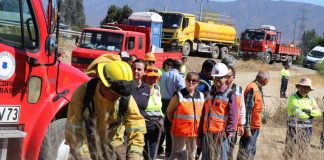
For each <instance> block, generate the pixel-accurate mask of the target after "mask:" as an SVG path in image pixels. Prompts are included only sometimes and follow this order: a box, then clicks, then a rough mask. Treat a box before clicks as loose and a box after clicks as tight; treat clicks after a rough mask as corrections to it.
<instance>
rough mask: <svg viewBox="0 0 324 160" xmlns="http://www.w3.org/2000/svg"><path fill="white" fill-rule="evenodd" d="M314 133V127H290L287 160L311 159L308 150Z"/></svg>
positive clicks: (286, 150) (285, 155)
mask: <svg viewBox="0 0 324 160" xmlns="http://www.w3.org/2000/svg"><path fill="white" fill-rule="evenodd" d="M312 132H313V129H312V127H305V128H301V127H293V126H288V130H287V138H286V146H285V152H284V157H285V159H309V158H310V157H309V155H308V150H309V148H310V139H311V136H312ZM294 156H295V157H294Z"/></svg>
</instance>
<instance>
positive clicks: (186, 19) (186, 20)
mask: <svg viewBox="0 0 324 160" xmlns="http://www.w3.org/2000/svg"><path fill="white" fill-rule="evenodd" d="M188 25H189V18H183V20H182V29H185V28H186V27H188Z"/></svg>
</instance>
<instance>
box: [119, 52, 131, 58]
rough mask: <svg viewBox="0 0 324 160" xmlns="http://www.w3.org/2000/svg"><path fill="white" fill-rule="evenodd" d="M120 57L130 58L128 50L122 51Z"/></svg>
mask: <svg viewBox="0 0 324 160" xmlns="http://www.w3.org/2000/svg"><path fill="white" fill-rule="evenodd" d="M119 55H120V58H129V54H128V52H126V51H122V52H120V54H119Z"/></svg>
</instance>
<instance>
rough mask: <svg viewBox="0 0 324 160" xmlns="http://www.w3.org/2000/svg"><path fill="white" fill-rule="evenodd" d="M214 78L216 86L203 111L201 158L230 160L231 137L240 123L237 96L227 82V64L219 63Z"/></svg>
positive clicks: (213, 72)
mask: <svg viewBox="0 0 324 160" xmlns="http://www.w3.org/2000/svg"><path fill="white" fill-rule="evenodd" d="M212 77H213V79H214V85H213V87H212V90H211V91H210V92H209V93H208V95H207V97H206V101H205V104H204V108H203V111H202V115H201V120H200V126H199V136H198V137H199V139H198V144H199V143H201V147H202V159H204V160H206V159H207V160H208V159H222V160H227V159H228V156H227V153H228V150H229V140H230V138H231V137H232V136H234V133H235V130H236V127H237V123H238V109H237V105H238V104H237V96H236V94H235V92H234V91H233V90H232V89H230V88H229V87H228V85H227V84H226V81H227V79H228V68H227V66H226V65H225V64H223V63H216V64H215V66H214V68H213V70H212ZM199 141H200V142H199Z"/></svg>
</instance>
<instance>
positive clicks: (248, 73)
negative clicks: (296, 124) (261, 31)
mask: <svg viewBox="0 0 324 160" xmlns="http://www.w3.org/2000/svg"><path fill="white" fill-rule="evenodd" d="M60 44H61V45H60V46H62V48H63V49H64V51H65V53H66V54H65V55H64V58H63V61H65V62H67V63H71V52H72V50H73V49H74V48H75V45H74V41H73V40H63V41H61V43H60ZM204 60H206V58H201V57H189V58H188V62H187V71H196V72H200V70H201V65H202V63H203V62H204ZM216 61H217V62H219V60H216ZM235 68H236V79H235V83H236V84H238V85H240V86H242V87H243V88H245V87H246V86H247V84H248V83H249V82H251V81H253V80H254V79H255V76H256V74H257V72H258V71H259V70H267V71H269V72H270V77H271V78H270V81H269V83H268V85H267V86H265V87H264V89H263V91H264V95H265V107H264V108H265V109H266V110H268V111H269V112H270V114H276V111H277V109H278V107H285V106H286V99H282V98H280V97H279V90H280V83H281V77H280V75H279V72H280V70H281V69H282V65H281V64H280V63H277V64H272V65H268V64H264V63H262V62H260V61H238V62H237V63H236V65H235ZM290 74H291V77H290V79H289V83H288V89H287V94H288V95H290V94H293V93H294V92H295V91H296V89H295V84H296V83H297V82H298V81H299V79H300V78H301V77H308V78H310V79H311V80H312V82H313V87H314V88H315V89H314V91H312V92H311V93H310V95H311V96H313V97H316V98H317V100H318V103H319V104H321V106H320V107H321V108H322V111H323V108H324V106H323V104H324V103H323V102H321V101H323V96H324V78H323V77H321V76H320V75H318V74H317V73H316V71H314V70H310V69H305V68H301V67H297V66H292V67H291V69H290ZM270 119H271V117H270ZM320 123H323V121H321V122H320ZM314 130H315V131H314V134H313V139H312V145H313V146H315V147H314V148H312V150H311V153H312V154H313V155H314V156H313V157H312V159H322V157H323V156H324V150H320V149H318V147H319V132H320V131H321V130H322V128H321V125H319V126H317V127H316V128H314ZM285 137H286V127H285V126H277V125H275V124H274V123H271V124H266V125H264V126H263V128H262V129H261V134H260V137H259V139H258V142H257V143H258V144H257V145H258V148H257V156H256V159H283V157H282V152H283V150H284V142H285ZM237 148H238V145H236V150H237Z"/></svg>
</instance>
